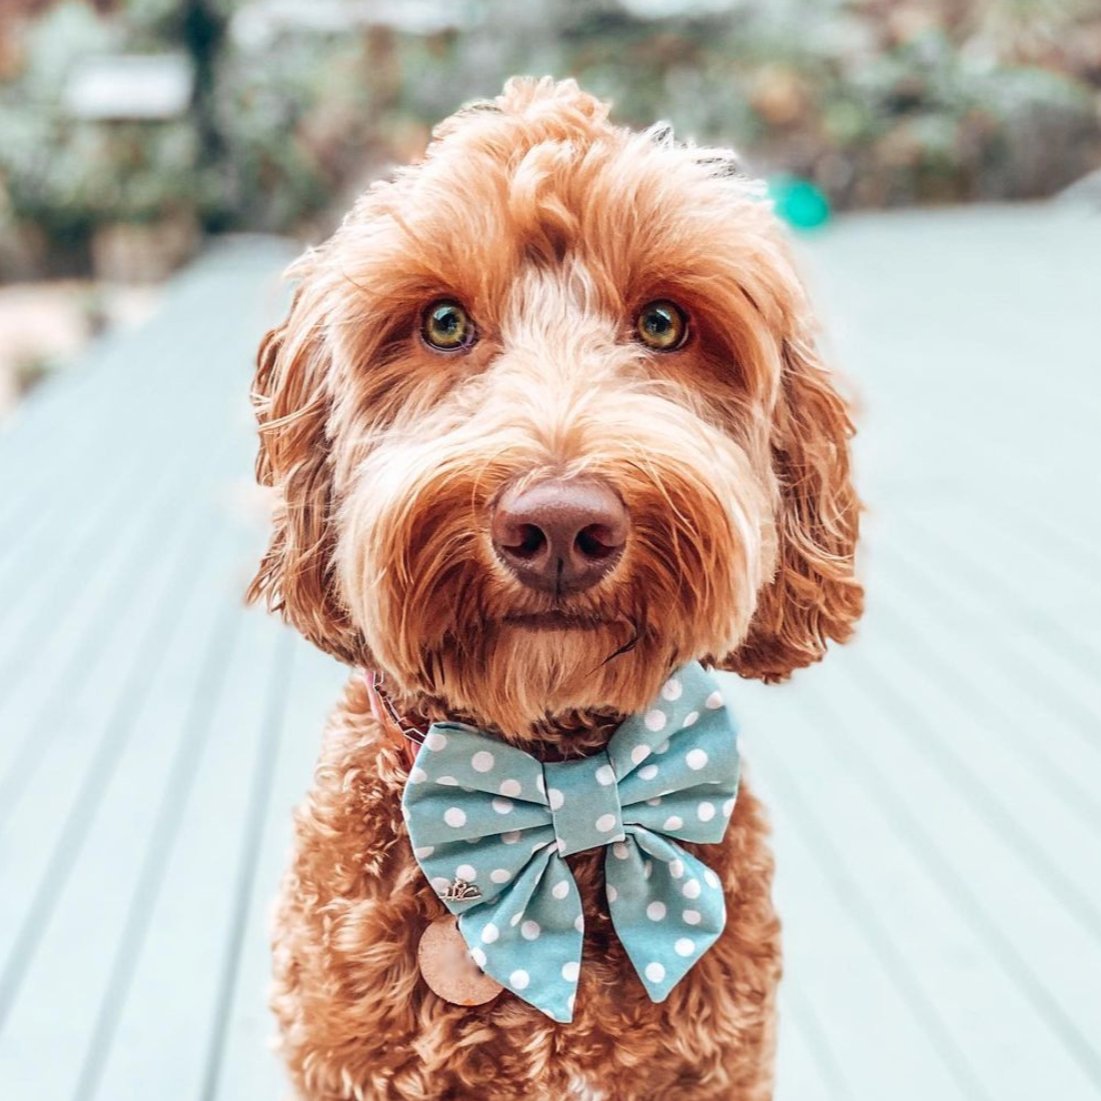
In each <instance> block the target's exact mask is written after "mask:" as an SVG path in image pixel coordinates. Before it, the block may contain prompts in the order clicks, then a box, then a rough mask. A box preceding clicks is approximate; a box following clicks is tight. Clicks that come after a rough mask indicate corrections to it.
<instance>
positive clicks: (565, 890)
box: [551, 879, 570, 901]
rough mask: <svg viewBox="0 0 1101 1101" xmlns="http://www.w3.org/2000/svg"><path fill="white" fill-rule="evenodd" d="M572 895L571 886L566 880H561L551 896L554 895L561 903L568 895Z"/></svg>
mask: <svg viewBox="0 0 1101 1101" xmlns="http://www.w3.org/2000/svg"><path fill="white" fill-rule="evenodd" d="M569 893H570V885H569V883H567V882H566V880H564V879H560V880H559V881H558V882H557V883H556V884H555V885H554V886H553V887H552V888H551V894H552V895H554V897H555V898H557V899H558V900H559V901H561V900H562V899H564V898H565V897H566V895H568V894H569Z"/></svg>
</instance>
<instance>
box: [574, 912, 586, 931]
mask: <svg viewBox="0 0 1101 1101" xmlns="http://www.w3.org/2000/svg"><path fill="white" fill-rule="evenodd" d="M573 927H574V928H575V929H576V930H577V931H578V932H579V933H583V932H584V931H585V918H584V917H583V916H582V915H581V914H578V915H577V917H575V918H574V919H573Z"/></svg>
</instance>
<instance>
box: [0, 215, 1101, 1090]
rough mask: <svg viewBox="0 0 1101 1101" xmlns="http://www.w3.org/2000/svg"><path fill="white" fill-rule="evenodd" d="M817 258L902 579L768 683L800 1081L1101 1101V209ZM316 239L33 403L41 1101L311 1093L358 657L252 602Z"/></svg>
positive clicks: (15, 700) (27, 945)
mask: <svg viewBox="0 0 1101 1101" xmlns="http://www.w3.org/2000/svg"><path fill="white" fill-rule="evenodd" d="M805 252H806V254H807V259H808V263H809V266H810V270H811V275H812V280H813V283H814V285H815V288H816V289H817V291H818V297H819V298H820V300H821V301H822V302H823V303H824V309H823V312H824V313H825V315H826V317H827V319H828V321H829V329H830V341H829V343H830V345H831V346H832V348H833V349H834V350H835V353H836V358H837V359H838V360H840V361H841V362H842V363H844V365H845V366H846V368H847V369H848V371H849V373H850V374H851V375H852V376H853V378H854V379H855V382H856V384H857V386H858V388H859V389H860V391H861V394H862V400H863V410H862V412H861V425H862V434H861V439H860V443H859V451H858V455H859V460H860V469H861V484H862V488H863V490H864V493H865V496H866V497H867V498H868V500H869V505H870V514H869V518H868V525H867V526H868V532H869V540H868V546H869V550H868V556H867V563H866V572H867V577H868V582H869V586H870V601H869V613H868V618H867V621H866V624H865V626H864V628H863V630H862V632H861V635H860V639H859V641H858V642H857V643H856V644H855V645H854V646H853V647H852V648H851V649H850V650H849V651H844V652H838V654H836V655H834V656H833V657H831V659H830V660H829V661H828V662H827V663H826V664H825V665H824V666H822V667H821V668H818V669H815V670H813V671H811V672H808V673H807V674H805V675H803V676H801V677H799V678H797V680H796V682H795V684H794V685H793V686H792V687H790V688H780V689H762V688H760V687H758V686H755V685H738V686H737V687H736V688H735V690H734V694H735V695H736V696H737V697H738V699H739V700H740V701H741V707H742V710H743V712H744V719H745V726H746V728H747V732H746V755H747V758H748V760H749V770H750V775H751V777H754V778H755V779H756V782H757V787H758V790H759V791H760V793H761V794H762V795H764V796H765V798H766V799H767V801H768V802H769V805H770V807H771V812H772V816H773V819H774V823H775V847H776V853H777V860H778V873H777V899H778V902H779V905H780V907H781V911H782V914H783V918H784V923H785V935H786V979H785V986H784V989H783V991H782V996H781V1030H780V1031H781V1047H780V1066H779V1073H778V1090H777V1099H778V1101H881V1099H882V1098H884V1097H889V1098H891V1099H892V1101H919V1099H920V1101H925V1099H927V1098H930V1097H936V1098H938V1101H952V1099H954V1098H958V1099H960V1101H982V1099H985V1098H991V1099H994V1101H1017V1099H1018V1098H1019V1099H1020V1101H1025V1099H1028V1101H1032V1099H1033V1098H1034V1097H1036V1096H1053V1097H1055V1096H1058V1097H1060V1098H1066V1099H1067V1101H1101V1001H1099V1000H1098V999H1097V997H1096V991H1097V990H1098V989H1101V933H1099V929H1101V922H1098V920H1097V918H1098V917H1099V916H1101V861H1099V860H1098V859H1097V856H1096V854H1097V852H1098V851H1099V846H1098V840H1099V837H1098V835H1099V833H1101V808H1099V803H1101V800H1099V799H1098V797H1097V793H1098V792H1099V791H1101V678H1098V677H1097V675H1096V669H1097V668H1098V667H1099V666H1101V630H1099V628H1098V626H1097V625H1098V623H1101V577H1099V576H1098V574H1097V570H1096V567H1097V553H1096V547H1097V545H1098V541H1099V537H1101V512H1099V510H1098V509H1097V507H1096V506H1097V503H1098V501H1099V500H1101V492H1099V490H1101V474H1099V472H1098V470H1097V465H1096V455H1097V450H1098V449H1097V442H1096V441H1097V439H1098V431H1097V429H1098V426H1099V421H1101V386H1099V385H1098V382H1097V380H1098V378H1099V377H1101V310H1098V308H1097V305H1096V303H1097V293H1098V287H1099V286H1101V261H1099V260H1098V259H1097V258H1098V257H1099V256H1101V222H1099V220H1098V219H1097V218H1093V219H1088V218H1086V217H1084V216H1083V215H1082V214H1081V213H1079V212H1078V211H1076V210H1074V209H1067V210H1064V211H1062V212H1060V211H1057V210H1055V209H1053V208H1039V207H1037V208H1031V209H1029V208H1022V209H1017V210H1011V209H1005V210H999V209H977V210H968V211H946V212H938V213H929V214H918V213H915V214H902V215H889V216H863V217H858V218H852V219H849V220H847V221H846V222H844V223H843V224H841V225H839V226H838V227H837V228H836V229H835V230H834V231H832V232H830V233H827V234H824V235H822V236H821V237H819V238H818V239H816V240H814V241H812V242H811V243H810V244H809V245H808V246H807V248H806V249H805ZM289 255H290V254H289V253H288V251H287V250H286V248H285V247H284V246H281V245H277V244H274V243H271V242H264V241H261V240H254V241H251V242H243V243H239V244H238V246H237V247H236V248H235V249H232V250H228V251H225V250H224V251H222V252H220V253H219V254H216V255H214V256H213V257H211V258H209V259H207V260H206V261H204V262H203V263H202V264H200V265H198V266H197V267H196V268H194V269H192V270H191V271H190V272H188V273H186V274H185V275H184V276H183V277H182V278H181V279H180V280H179V281H178V282H177V283H176V284H175V286H174V287H173V289H172V291H171V292H170V294H169V297H168V299H167V301H166V303H165V307H164V309H163V310H162V312H161V314H160V316H159V317H157V318H155V319H154V320H153V321H152V323H151V324H150V325H149V326H147V327H146V328H145V329H144V330H143V331H140V332H137V333H134V334H129V335H126V336H122V337H119V338H114V339H112V340H109V341H106V342H104V343H103V344H101V345H99V346H97V348H96V349H94V350H93V352H92V354H91V355H90V356H89V358H88V362H87V363H86V364H85V365H84V366H83V367H82V368H81V369H79V370H77V371H75V372H74V373H73V374H72V375H71V376H69V377H67V378H65V379H63V380H61V381H60V382H59V384H57V385H54V386H51V387H49V388H47V389H45V390H43V391H41V392H40V393H39V394H37V395H35V396H34V397H33V399H32V400H31V401H30V402H29V403H28V404H27V406H26V407H25V408H24V410H22V411H21V414H20V417H19V420H18V421H17V423H15V424H14V425H12V426H10V427H9V428H8V430H7V431H4V432H2V433H0V606H2V607H3V608H4V617H5V628H6V629H5V631H4V632H2V633H0V793H2V794H3V796H4V798H3V799H2V800H0V1097H2V1098H4V1101H9V1099H10V1101H24V1099H25V1101H77V1099H78V1098H79V1099H81V1101H83V1099H84V1098H92V1099H98V1101H116V1099H119V1101H129V1099H130V1098H135V1099H136V1098H139V1097H143V1098H144V1097H151V1096H154V1095H155V1096H157V1097H158V1098H164V1101H240V1099H244V1098H248V1099H251V1098H257V1099H259V1098H273V1099H274V1098H277V1097H281V1096H285V1094H286V1091H285V1085H284V1083H283V1079H282V1076H281V1071H280V1068H279V1066H278V1063H277V1061H276V1060H275V1059H274V1058H273V1057H272V1056H271V1054H270V1052H269V1051H268V1048H267V1044H266V1041H267V1038H268V1037H269V1036H270V1034H271V1032H272V1027H271V1023H270V1020H269V1018H268V1016H267V1012H266V1009H265V1001H266V988H267V974H268V949H267V940H268V933H267V926H268V919H269V913H270V902H271V899H272V897H273V894H274V891H275V888H276V884H277V881H278V878H279V875H280V874H281V871H282V868H283V865H284V861H285V855H286V849H287V846H288V843H289V837H290V811H291V808H292V806H293V804H294V803H295V802H296V801H297V800H298V799H299V798H300V797H301V795H302V793H303V792H304V790H305V788H306V786H307V785H308V783H309V778H310V772H311V770H312V762H313V758H314V756H315V753H316V747H317V743H318V739H319V734H320V729H321V725H322V723H323V721H324V716H325V713H326V712H327V710H328V709H329V707H330V706H331V704H332V702H333V701H334V700H335V699H336V697H337V694H338V692H339V690H340V685H341V682H342V680H343V676H344V674H343V672H342V670H341V669H340V668H339V667H338V666H337V665H336V664H335V663H333V662H332V661H330V660H328V659H326V658H324V657H323V656H321V655H318V654H316V653H315V652H313V651H312V650H310V649H309V648H308V647H306V646H305V645H304V644H302V643H300V642H299V641H298V640H297V639H295V638H294V637H293V636H292V635H291V634H290V633H288V632H286V631H285V630H284V629H282V628H281V627H279V626H278V625H276V624H275V623H274V622H271V621H269V620H266V619H264V618H263V617H261V616H260V615H259V614H258V613H255V612H252V613H245V612H244V611H243V610H241V608H240V604H239V599H240V593H241V591H242V590H243V587H244V584H245V582H246V580H247V577H248V571H249V569H250V567H251V564H252V561H253V558H254V555H255V552H256V549H257V547H258V546H259V542H260V539H261V533H260V531H259V529H258V527H257V525H256V524H255V522H254V521H253V519H252V517H251V513H250V511H249V509H248V508H247V507H242V505H241V503H240V501H241V495H242V492H243V488H244V486H245V485H246V484H247V482H248V480H249V477H250V473H251V458H252V439H251V429H250V425H249V420H248V411H247V391H248V382H249V375H250V369H251V359H252V352H253V349H254V347H255V344H256V342H257V340H258V337H259V335H260V333H261V332H262V330H263V327H264V322H265V320H266V319H267V320H270V319H271V318H272V317H274V316H275V314H276V312H277V311H278V309H279V306H280V297H279V293H278V292H277V290H276V289H275V282H274V276H275V273H276V272H277V270H278V268H279V267H280V266H281V265H282V263H283V262H285V260H286V259H288V258H289ZM13 949H17V950H18V952H19V953H21V955H20V958H18V959H17V958H14V956H13Z"/></svg>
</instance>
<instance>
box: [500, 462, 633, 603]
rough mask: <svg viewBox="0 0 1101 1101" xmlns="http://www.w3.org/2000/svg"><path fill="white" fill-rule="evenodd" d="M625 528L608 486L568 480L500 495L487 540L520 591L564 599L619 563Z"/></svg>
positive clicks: (624, 516) (624, 511) (619, 506)
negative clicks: (530, 590)
mask: <svg viewBox="0 0 1101 1101" xmlns="http://www.w3.org/2000/svg"><path fill="white" fill-rule="evenodd" d="M629 528H630V521H629V520H628V518H627V509H626V508H625V507H624V505H623V502H622V501H621V500H620V499H619V497H617V496H616V494H615V493H614V492H613V491H612V489H611V487H610V486H608V485H605V484H604V483H603V482H598V481H593V480H589V479H584V478H570V479H553V480H551V481H546V482H539V483H537V484H536V485H532V486H528V487H527V488H524V489H516V488H511V489H507V490H505V493H504V495H503V496H502V497H501V499H500V501H499V502H498V503H497V508H496V509H495V511H494V513H493V521H492V525H491V532H490V534H491V536H492V538H493V546H494V547H495V548H496V551H497V553H498V555H500V558H501V561H502V562H504V564H505V565H506V566H508V568H509V569H510V570H511V571H512V572H513V573H514V574H515V575H516V577H517V578H519V579H520V580H521V581H522V582H523V583H524V584H525V585H530V586H531V587H532V588H534V589H543V590H544V591H546V592H552V593H555V594H556V595H564V594H566V593H576V592H580V591H581V590H582V589H587V588H589V587H590V586H592V585H595V584H596V582H597V581H599V580H600V579H601V578H602V577H603V576H604V575H605V574H606V573H607V572H608V571H609V570H610V569H611V568H612V567H613V566H614V565H615V564H616V562H618V561H619V559H620V557H621V556H622V554H623V548H624V546H625V545H626V543H627V532H628V530H629Z"/></svg>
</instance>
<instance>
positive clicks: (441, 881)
mask: <svg viewBox="0 0 1101 1101" xmlns="http://www.w3.org/2000/svg"><path fill="white" fill-rule="evenodd" d="M450 886H451V880H450V879H446V878H445V877H444V876H442V875H436V876H433V877H432V887H433V889H434V890H435V892H436V894H438V895H439V894H443V893H444V891H446V890H447V888H448V887H450Z"/></svg>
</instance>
